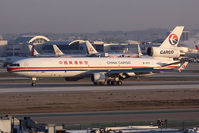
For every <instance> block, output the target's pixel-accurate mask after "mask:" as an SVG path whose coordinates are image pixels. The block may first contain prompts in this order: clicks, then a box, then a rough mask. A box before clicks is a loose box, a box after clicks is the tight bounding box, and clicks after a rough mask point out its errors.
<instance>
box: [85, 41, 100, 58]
mask: <svg viewBox="0 0 199 133" xmlns="http://www.w3.org/2000/svg"><path fill="white" fill-rule="evenodd" d="M85 42H86V47H87V50H88V54H89V55H92V54H97V53H98V52H97V51H96V49H95V48H94V47H93V45H92V44H91V43H90V42H89V41H85Z"/></svg>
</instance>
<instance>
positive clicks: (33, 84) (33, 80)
mask: <svg viewBox="0 0 199 133" xmlns="http://www.w3.org/2000/svg"><path fill="white" fill-rule="evenodd" d="M31 79H32V86H33V87H35V86H36V80H37V78H36V77H32V78H31Z"/></svg>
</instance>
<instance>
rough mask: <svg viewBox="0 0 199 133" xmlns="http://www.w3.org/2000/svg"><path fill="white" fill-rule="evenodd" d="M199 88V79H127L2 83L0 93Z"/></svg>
mask: <svg viewBox="0 0 199 133" xmlns="http://www.w3.org/2000/svg"><path fill="white" fill-rule="evenodd" d="M194 88H199V82H198V81H126V82H124V85H122V86H94V85H93V84H92V83H91V82H66V83H57V82H53V81H51V83H38V84H37V86H36V87H32V86H31V85H30V83H1V84H0V93H16V92H18V93H19V92H21V93H25V92H26V93H28V92H67V91H102V90H150V89H160V90H161V89H194Z"/></svg>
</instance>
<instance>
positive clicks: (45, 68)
mask: <svg viewBox="0 0 199 133" xmlns="http://www.w3.org/2000/svg"><path fill="white" fill-rule="evenodd" d="M176 67H178V66H167V67H147V66H146V67H145V66H133V67H132V66H100V67H12V68H8V69H7V70H8V71H16V70H61V69H62V70H63V69H65V70H71V69H133V68H158V69H160V68H176Z"/></svg>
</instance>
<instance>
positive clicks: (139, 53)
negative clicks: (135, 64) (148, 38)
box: [138, 44, 143, 57]
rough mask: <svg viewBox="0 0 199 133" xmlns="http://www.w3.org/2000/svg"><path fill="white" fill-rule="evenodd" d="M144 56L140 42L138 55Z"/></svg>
mask: <svg viewBox="0 0 199 133" xmlns="http://www.w3.org/2000/svg"><path fill="white" fill-rule="evenodd" d="M141 56H143V54H142V51H141V48H140V45H139V44H138V57H141Z"/></svg>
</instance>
